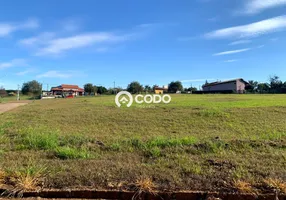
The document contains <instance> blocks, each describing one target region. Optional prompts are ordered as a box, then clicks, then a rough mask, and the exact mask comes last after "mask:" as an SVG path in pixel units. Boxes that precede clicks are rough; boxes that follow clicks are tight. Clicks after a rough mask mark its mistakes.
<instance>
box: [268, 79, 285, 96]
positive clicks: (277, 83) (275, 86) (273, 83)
mask: <svg viewBox="0 0 286 200" xmlns="http://www.w3.org/2000/svg"><path fill="white" fill-rule="evenodd" d="M269 82H270V91H271V92H272V93H281V92H282V87H283V82H282V81H281V80H280V78H279V77H278V76H276V75H274V76H270V78H269Z"/></svg>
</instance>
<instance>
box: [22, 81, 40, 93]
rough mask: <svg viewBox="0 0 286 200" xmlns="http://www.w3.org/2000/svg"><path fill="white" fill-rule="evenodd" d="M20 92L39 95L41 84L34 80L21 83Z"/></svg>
mask: <svg viewBox="0 0 286 200" xmlns="http://www.w3.org/2000/svg"><path fill="white" fill-rule="evenodd" d="M22 93H23V94H24V95H31V94H33V95H34V96H36V95H40V94H41V93H42V84H41V83H39V82H38V81H35V80H33V81H29V82H26V83H23V86H22Z"/></svg>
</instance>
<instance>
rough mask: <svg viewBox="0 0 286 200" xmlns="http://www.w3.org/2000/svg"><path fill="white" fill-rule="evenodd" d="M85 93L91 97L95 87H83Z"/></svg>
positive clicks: (90, 84) (87, 85)
mask: <svg viewBox="0 0 286 200" xmlns="http://www.w3.org/2000/svg"><path fill="white" fill-rule="evenodd" d="M83 88H84V92H85V93H87V94H88V95H90V94H91V93H92V92H94V86H93V84H92V83H87V84H85V85H84V86H83Z"/></svg>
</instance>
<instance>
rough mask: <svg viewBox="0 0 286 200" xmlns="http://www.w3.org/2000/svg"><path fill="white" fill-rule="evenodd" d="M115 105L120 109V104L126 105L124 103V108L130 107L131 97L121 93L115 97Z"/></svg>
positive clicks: (128, 94)
mask: <svg viewBox="0 0 286 200" xmlns="http://www.w3.org/2000/svg"><path fill="white" fill-rule="evenodd" d="M123 95H124V96H123ZM115 103H116V105H117V106H118V107H121V105H122V104H126V103H127V104H126V106H127V107H130V106H131V105H132V103H133V97H132V95H131V94H130V93H129V92H127V91H121V92H119V93H118V94H117V95H116V97H115Z"/></svg>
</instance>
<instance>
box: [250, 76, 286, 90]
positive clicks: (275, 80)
mask: <svg viewBox="0 0 286 200" xmlns="http://www.w3.org/2000/svg"><path fill="white" fill-rule="evenodd" d="M248 83H249V84H248V85H247V86H246V91H247V92H248V93H261V94H267V93H269V94H282V93H286V81H285V82H283V81H282V80H280V78H279V77H278V76H276V75H274V76H270V78H269V82H265V83H259V82H258V81H254V80H250V81H248Z"/></svg>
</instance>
